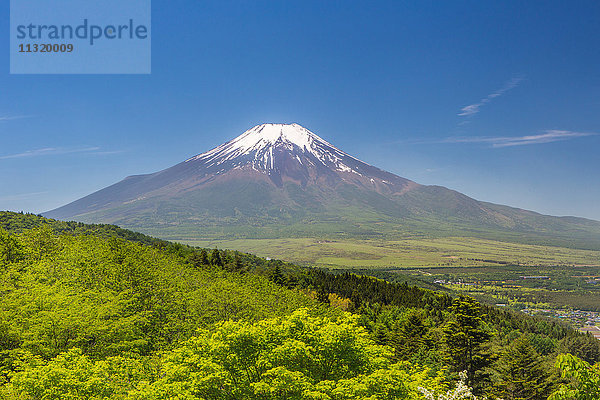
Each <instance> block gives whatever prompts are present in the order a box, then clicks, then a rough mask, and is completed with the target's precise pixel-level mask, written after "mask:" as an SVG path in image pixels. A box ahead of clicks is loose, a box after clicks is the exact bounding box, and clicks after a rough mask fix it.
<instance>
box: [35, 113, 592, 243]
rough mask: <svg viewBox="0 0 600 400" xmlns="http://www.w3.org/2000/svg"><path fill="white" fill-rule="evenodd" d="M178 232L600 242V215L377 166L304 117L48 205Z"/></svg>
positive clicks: (61, 214)
mask: <svg viewBox="0 0 600 400" xmlns="http://www.w3.org/2000/svg"><path fill="white" fill-rule="evenodd" d="M44 215H45V216H47V217H51V218H57V219H73V220H77V221H81V222H94V223H111V224H117V225H120V226H123V227H126V228H131V229H137V230H139V231H141V232H144V233H149V234H153V235H156V236H160V237H164V238H171V239H195V238H231V237H244V238H274V237H299V236H308V237H315V236H319V237H327V236H331V237H340V236H341V237H354V238H397V237H403V236H406V235H436V236H449V235H452V236H470V237H484V238H493V239H501V240H509V241H519V242H525V243H544V244H556V245H564V246H571V247H580V248H592V249H600V222H597V221H592V220H587V219H583V218H575V217H552V216H546V215H541V214H538V213H535V212H532V211H526V210H521V209H516V208H511V207H507V206H502V205H497V204H492V203H486V202H481V201H477V200H474V199H472V198H470V197H468V196H465V195H463V194H461V193H458V192H456V191H453V190H450V189H447V188H445V187H441V186H425V185H420V184H418V183H415V182H413V181H411V180H408V179H405V178H402V177H400V176H397V175H395V174H392V173H390V172H386V171H383V170H381V169H379V168H376V167H374V166H371V165H369V164H367V163H365V162H362V161H360V160H358V159H357V158H355V157H352V156H351V155H349V154H347V153H345V152H343V151H341V150H339V149H337V148H336V147H334V146H333V145H332V144H330V143H328V142H327V141H325V140H323V139H322V138H320V137H319V136H317V135H316V134H314V133H313V132H311V131H309V130H308V129H306V128H304V127H302V126H300V125H298V124H291V125H287V124H262V125H258V126H255V127H254V128H252V129H249V130H248V131H246V132H244V133H243V134H242V135H240V136H238V137H237V138H235V139H233V140H231V141H229V142H227V143H224V144H222V145H221V146H218V147H216V148H214V149H212V150H210V151H208V152H205V153H202V154H199V155H197V156H195V157H192V158H190V159H188V160H186V161H184V162H182V163H179V164H177V165H175V166H173V167H171V168H168V169H165V170H163V171H159V172H156V173H153V174H148V175H135V176H130V177H127V178H125V179H124V180H122V181H121V182H118V183H116V184H114V185H112V186H109V187H107V188H105V189H102V190H100V191H98V192H95V193H92V194H90V195H89V196H86V197H83V198H81V199H79V200H76V201H74V202H72V203H70V204H67V205H65V206H63V207H60V208H57V209H55V210H52V211H49V212H47V213H44Z"/></svg>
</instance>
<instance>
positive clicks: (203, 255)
mask: <svg viewBox="0 0 600 400" xmlns="http://www.w3.org/2000/svg"><path fill="white" fill-rule="evenodd" d="M200 264H202V265H209V264H210V262H209V261H208V253H207V252H206V250H205V249H202V250H200Z"/></svg>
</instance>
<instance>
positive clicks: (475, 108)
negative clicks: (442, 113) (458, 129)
mask: <svg viewBox="0 0 600 400" xmlns="http://www.w3.org/2000/svg"><path fill="white" fill-rule="evenodd" d="M524 79H525V78H524V77H523V76H517V77H514V78H512V79H511V80H509V81H508V82H506V84H504V86H503V87H502V88H500V89H498V90H496V91H495V92H492V93H490V94H488V95H487V96H486V97H484V98H483V99H481V100H479V102H477V103H473V104H469V105H468V106H464V107H463V108H461V109H460V113H458V115H459V116H460V117H471V116H473V115H475V114H477V113H478V112H479V111H480V109H481V107H483V106H484V105H486V104H487V103H489V102H490V101H492V100H493V99H495V98H496V97H500V96H502V95H503V94H504V93H506V92H508V91H509V90H511V89H514V88H516V87H517V86H519V84H520V83H521V82H522V81H523V80H524Z"/></svg>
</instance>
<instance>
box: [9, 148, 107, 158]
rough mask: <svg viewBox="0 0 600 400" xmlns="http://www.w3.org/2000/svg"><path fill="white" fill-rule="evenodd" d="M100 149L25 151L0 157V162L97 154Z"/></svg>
mask: <svg viewBox="0 0 600 400" xmlns="http://www.w3.org/2000/svg"><path fill="white" fill-rule="evenodd" d="M98 150H100V147H79V148H70V149H69V148H61V147H46V148H43V149H35V150H27V151H24V152H22V153H16V154H8V155H5V156H0V160H7V159H11V158H26V157H40V156H50V155H62V154H72V153H92V154H94V153H95V152H98Z"/></svg>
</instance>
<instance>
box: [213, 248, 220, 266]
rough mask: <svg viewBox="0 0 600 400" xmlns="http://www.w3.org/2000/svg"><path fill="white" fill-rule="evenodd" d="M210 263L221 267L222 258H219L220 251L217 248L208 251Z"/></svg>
mask: <svg viewBox="0 0 600 400" xmlns="http://www.w3.org/2000/svg"><path fill="white" fill-rule="evenodd" d="M210 263H211V264H212V265H214V266H218V267H222V266H223V260H222V259H221V252H220V251H219V249H216V248H215V249H213V250H212V251H211V253H210Z"/></svg>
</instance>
